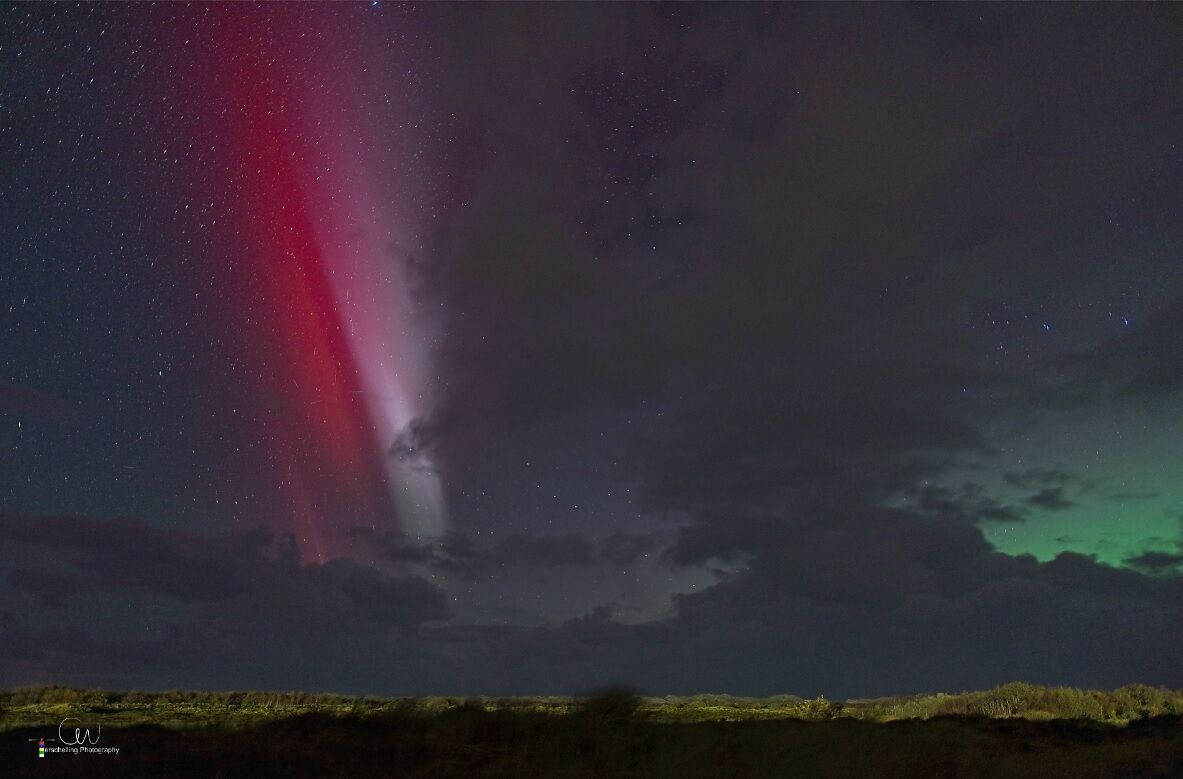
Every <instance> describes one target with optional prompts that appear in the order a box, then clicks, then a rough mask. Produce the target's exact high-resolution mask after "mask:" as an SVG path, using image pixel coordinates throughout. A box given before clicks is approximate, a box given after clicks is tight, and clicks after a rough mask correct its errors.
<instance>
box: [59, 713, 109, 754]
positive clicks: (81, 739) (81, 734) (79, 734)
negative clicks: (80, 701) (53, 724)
mask: <svg viewBox="0 0 1183 779" xmlns="http://www.w3.org/2000/svg"><path fill="white" fill-rule="evenodd" d="M67 722H77V723H78V724H79V725H81V724H82V721H81V720H79V719H78V718H77V717H66V718H65V719H64V720H62V721H61V724H60V725H58V742H59V743H61V744H65V745H66V746H68V747H76V746H82V745H83V744H90V745H91V746H94V745H95V744H97V743H99V738H101V737H102V735H103V726H102V725H96V726H95V727H96V729H97V731H96V733H95V735H94V740H93V741H92V740H91V737H90V728H86V729H85V730H84V729H83V728H81V727H75V728H74V733H73V738H74V740H73V741H70V740H69V739H67V738H66V736H65V735H63V734H62V728H64V727H66V723H67Z"/></svg>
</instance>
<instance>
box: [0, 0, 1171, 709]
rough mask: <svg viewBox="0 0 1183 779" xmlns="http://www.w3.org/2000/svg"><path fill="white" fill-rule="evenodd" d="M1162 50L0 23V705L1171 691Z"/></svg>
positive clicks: (350, 8) (983, 21) (1166, 140)
mask: <svg viewBox="0 0 1183 779" xmlns="http://www.w3.org/2000/svg"><path fill="white" fill-rule="evenodd" d="M1180 40H1183V6H1179V5H1173V4H1172V5H1167V4H1163V5H1157V4H1155V5H1120V6H1118V5H1087V6H1066V5H1059V4H1054V5H1052V4H1040V5H1022V6H1019V5H1001V4H990V5H980V6H979V5H968V4H950V5H927V4H926V5H899V4H884V5H853V6H846V5H841V6H839V5H775V4H750V5H749V4H736V5H730V4H707V5H665V4H654V5H624V4H611V5H591V4H580V5H544V4H521V5H487V4H480V5H478V4H471V5H434V4H432V5H428V4H423V5H413V6H402V5H396V4H394V3H386V2H373V3H356V4H324V5H317V4H311V5H287V4H281V3H277V4H266V5H259V6H252V5H228V4H209V5H202V4H195V5H182V4H159V5H144V4H128V5H116V4H110V5H101V4H96V5H65V4H62V5H59V4H44V5H42V4H36V5H35V4H18V5H7V6H4V7H3V8H0V685H4V686H8V685H17V684H43V683H66V684H74V685H82V686H103V687H116V688H138V689H155V688H170V687H180V688H213V689H244V688H278V689H302V690H309V691H325V690H328V691H339V692H356V693H378V694H481V693H483V694H488V695H505V694H531V693H570V692H579V691H585V690H590V689H595V688H596V687H598V686H601V685H605V684H615V683H627V684H631V685H635V686H636V687H638V688H639V689H641V690H643V691H646V692H651V693H656V694H664V693H696V692H727V693H734V694H743V695H771V694H777V693H795V694H800V695H811V696H812V695H817V694H819V693H822V694H825V695H827V696H829V697H848V696H857V695H880V694H892V693H907V692H920V691H933V690H946V691H956V690H960V689H968V688H980V687H984V686H989V685H993V684H997V683H1001V682H1005V681H1009V680H1015V679H1021V680H1026V681H1031V682H1036V683H1050V684H1071V685H1076V686H1090V687H1094V686H1095V687H1112V686H1117V685H1120V684H1125V683H1129V682H1145V683H1150V684H1166V685H1170V686H1174V687H1180V686H1183V663H1180V660H1179V647H1180V646H1183V524H1181V520H1183V478H1181V477H1183V444H1181V443H1180V442H1181V441H1183V129H1181V128H1183V54H1181V51H1183V49H1181V48H1180V46H1179V41H1180Z"/></svg>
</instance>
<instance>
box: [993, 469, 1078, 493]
mask: <svg viewBox="0 0 1183 779" xmlns="http://www.w3.org/2000/svg"><path fill="white" fill-rule="evenodd" d="M1002 478H1003V480H1005V481H1006V483H1007V484H1009V485H1011V486H1012V487H1018V488H1020V489H1032V488H1035V487H1062V486H1064V485H1066V484H1068V483H1069V482H1071V481H1072V475H1071V474H1069V473H1066V472H1064V471H1060V470H1056V469H1053V468H1029V469H1027V470H1025V471H1007V472H1006V473H1004V474H1003V475H1002Z"/></svg>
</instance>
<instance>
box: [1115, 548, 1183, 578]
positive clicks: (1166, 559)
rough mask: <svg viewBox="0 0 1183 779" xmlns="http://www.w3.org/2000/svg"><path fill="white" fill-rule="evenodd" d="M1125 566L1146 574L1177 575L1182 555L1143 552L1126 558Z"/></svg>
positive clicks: (1182, 559)
mask: <svg viewBox="0 0 1183 779" xmlns="http://www.w3.org/2000/svg"><path fill="white" fill-rule="evenodd" d="M1125 562H1126V565H1128V566H1130V567H1131V568H1136V569H1137V570H1139V571H1142V572H1144V573H1148V574H1161V573H1170V574H1177V573H1178V568H1179V566H1180V564H1183V554H1178V553H1175V552H1143V553H1142V554H1139V555H1135V556H1134V557H1129V558H1126V561H1125Z"/></svg>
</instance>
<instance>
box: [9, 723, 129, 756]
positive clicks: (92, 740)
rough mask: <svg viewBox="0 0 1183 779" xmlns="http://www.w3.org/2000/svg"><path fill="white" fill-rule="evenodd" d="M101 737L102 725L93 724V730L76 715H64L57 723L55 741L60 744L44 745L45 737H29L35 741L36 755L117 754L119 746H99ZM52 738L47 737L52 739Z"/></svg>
mask: <svg viewBox="0 0 1183 779" xmlns="http://www.w3.org/2000/svg"><path fill="white" fill-rule="evenodd" d="M102 737H103V727H102V726H101V725H97V724H96V725H95V726H94V731H93V732H91V728H90V726H88V725H85V724H84V723H83V722H82V720H80V719H78V718H77V717H66V718H65V719H64V720H62V721H61V723H59V724H58V737H57V743H58V744H59V745H60V746H52V747H47V746H45V741H46V739H44V738H37V739H29V740H30V741H36V742H37V757H45V756H46V754H69V755H82V754H100V755H118V754H119V747H108V746H102V747H101V746H99V740H100V739H101V738H102ZM53 740H54V739H52V738H51V739H49V741H51V742H52V741H53Z"/></svg>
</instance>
